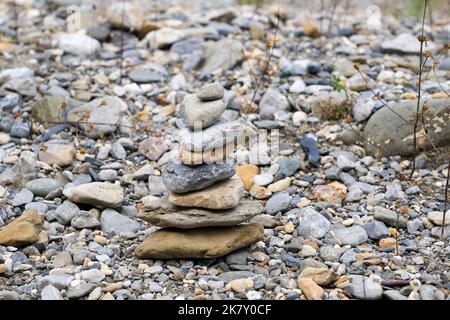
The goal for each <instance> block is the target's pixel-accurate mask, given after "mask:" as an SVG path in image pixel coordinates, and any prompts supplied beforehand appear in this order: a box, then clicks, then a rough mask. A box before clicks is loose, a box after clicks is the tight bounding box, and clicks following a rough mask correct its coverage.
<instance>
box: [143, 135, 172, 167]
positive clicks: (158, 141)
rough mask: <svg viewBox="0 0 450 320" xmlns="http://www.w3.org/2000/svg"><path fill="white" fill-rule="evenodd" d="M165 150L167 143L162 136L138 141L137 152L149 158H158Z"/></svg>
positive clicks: (167, 146) (167, 147)
mask: <svg viewBox="0 0 450 320" xmlns="http://www.w3.org/2000/svg"><path fill="white" fill-rule="evenodd" d="M167 150H169V145H168V144H167V142H166V140H164V139H162V138H156V137H149V138H147V139H145V140H143V141H141V142H140V143H139V152H140V153H142V154H143V155H144V156H146V157H147V158H148V159H150V160H155V161H156V160H158V159H159V158H160V157H161V156H162V155H163V154H164V153H165V152H166V151H167Z"/></svg>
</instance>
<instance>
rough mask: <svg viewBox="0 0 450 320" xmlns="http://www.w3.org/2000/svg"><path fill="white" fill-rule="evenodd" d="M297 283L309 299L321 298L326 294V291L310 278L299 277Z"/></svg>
mask: <svg viewBox="0 0 450 320" xmlns="http://www.w3.org/2000/svg"><path fill="white" fill-rule="evenodd" d="M297 285H298V288H299V289H300V290H301V291H302V293H303V294H304V295H305V296H306V299H308V300H321V299H322V298H323V296H324V295H325V291H324V290H323V289H322V288H321V287H320V286H319V285H317V284H316V283H315V282H314V281H313V280H311V279H309V278H298V279H297Z"/></svg>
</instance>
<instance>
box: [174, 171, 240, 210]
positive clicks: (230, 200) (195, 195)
mask: <svg viewBox="0 0 450 320" xmlns="http://www.w3.org/2000/svg"><path fill="white" fill-rule="evenodd" d="M243 195H244V186H243V184H242V182H241V180H240V179H239V178H237V177H233V178H230V179H228V180H225V181H221V182H218V183H215V184H213V185H212V186H209V187H207V188H205V189H202V190H198V191H193V192H188V193H182V194H179V193H172V194H171V195H170V196H169V201H170V202H171V203H172V204H175V205H177V206H182V207H197V208H206V209H231V208H234V207H236V206H237V205H238V204H239V201H240V200H241V198H242V197H243Z"/></svg>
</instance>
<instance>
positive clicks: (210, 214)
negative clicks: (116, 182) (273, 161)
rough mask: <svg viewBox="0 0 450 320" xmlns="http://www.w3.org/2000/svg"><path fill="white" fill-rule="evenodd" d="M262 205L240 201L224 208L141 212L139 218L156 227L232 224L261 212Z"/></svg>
mask: <svg viewBox="0 0 450 320" xmlns="http://www.w3.org/2000/svg"><path fill="white" fill-rule="evenodd" d="M263 210H264V207H263V206H262V205H261V204H260V203H259V202H258V201H249V200H244V201H242V202H241V203H240V204H239V205H238V206H237V207H235V208H232V209H226V210H215V211H209V210H204V209H184V208H179V209H178V210H176V211H171V210H168V211H166V210H154V211H149V212H141V213H140V214H139V218H141V219H142V220H145V221H147V222H150V223H151V224H153V225H156V226H158V227H175V228H181V229H191V228H200V227H209V226H232V225H236V224H239V223H241V222H244V221H246V220H248V219H251V218H252V217H254V216H256V215H258V214H261V213H262V212H263Z"/></svg>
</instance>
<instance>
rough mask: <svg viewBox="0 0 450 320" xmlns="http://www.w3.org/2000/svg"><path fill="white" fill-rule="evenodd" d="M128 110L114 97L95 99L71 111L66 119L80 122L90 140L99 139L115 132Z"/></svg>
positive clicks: (122, 102)
mask: <svg viewBox="0 0 450 320" xmlns="http://www.w3.org/2000/svg"><path fill="white" fill-rule="evenodd" d="M127 110H128V106H127V104H126V103H125V102H124V101H123V100H121V99H120V98H117V97H115V96H106V97H102V98H97V99H95V100H92V101H91V102H88V103H85V104H83V105H81V106H79V107H76V108H74V109H72V110H71V111H70V112H69V113H68V115H67V119H68V120H69V121H71V122H81V124H80V127H81V128H82V129H83V131H84V133H85V134H86V135H87V136H88V137H90V138H99V137H101V136H103V135H107V134H109V133H112V132H114V131H116V129H117V128H118V127H119V126H120V123H121V121H122V120H123V117H124V116H125V115H126V111H127Z"/></svg>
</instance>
